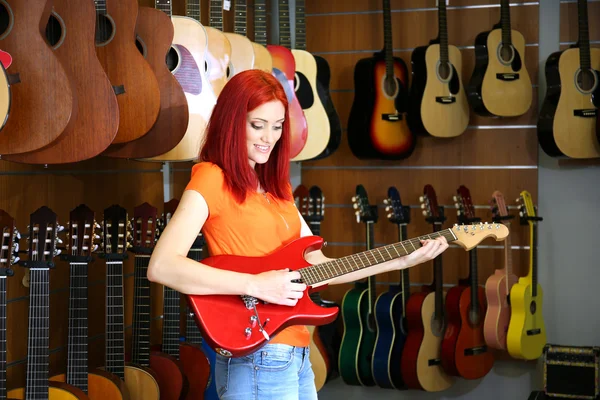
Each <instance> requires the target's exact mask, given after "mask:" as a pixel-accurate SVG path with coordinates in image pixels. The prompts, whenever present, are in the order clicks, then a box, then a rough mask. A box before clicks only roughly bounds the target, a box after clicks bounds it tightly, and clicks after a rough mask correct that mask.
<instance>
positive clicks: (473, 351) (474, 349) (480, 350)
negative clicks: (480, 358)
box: [465, 345, 488, 356]
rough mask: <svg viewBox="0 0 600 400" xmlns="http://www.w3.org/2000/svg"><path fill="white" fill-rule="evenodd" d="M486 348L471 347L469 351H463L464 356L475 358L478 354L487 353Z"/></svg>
mask: <svg viewBox="0 0 600 400" xmlns="http://www.w3.org/2000/svg"><path fill="white" fill-rule="evenodd" d="M487 350H488V349H487V346H485V345H483V346H479V347H471V348H470V349H465V356H476V355H478V354H483V353H487Z"/></svg>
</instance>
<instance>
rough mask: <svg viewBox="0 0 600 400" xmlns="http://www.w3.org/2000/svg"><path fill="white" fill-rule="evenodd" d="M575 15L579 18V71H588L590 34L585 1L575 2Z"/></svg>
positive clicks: (589, 64) (589, 66)
mask: <svg viewBox="0 0 600 400" xmlns="http://www.w3.org/2000/svg"><path fill="white" fill-rule="evenodd" d="M577 7H578V9H577V14H578V16H579V62H580V66H581V69H590V68H591V65H592V63H591V60H590V33H589V29H588V6H587V0H578V1H577Z"/></svg>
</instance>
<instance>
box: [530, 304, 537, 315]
mask: <svg viewBox="0 0 600 400" xmlns="http://www.w3.org/2000/svg"><path fill="white" fill-rule="evenodd" d="M536 309H537V305H536V304H535V301H532V302H531V304H529V311H530V312H531V315H533V314H535V311H536Z"/></svg>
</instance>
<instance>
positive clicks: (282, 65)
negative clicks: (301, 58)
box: [267, 0, 308, 159]
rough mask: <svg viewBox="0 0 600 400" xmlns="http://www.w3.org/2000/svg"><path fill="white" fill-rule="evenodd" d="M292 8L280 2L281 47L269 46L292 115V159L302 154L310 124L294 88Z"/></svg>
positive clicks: (280, 0) (284, 0) (282, 0)
mask: <svg viewBox="0 0 600 400" xmlns="http://www.w3.org/2000/svg"><path fill="white" fill-rule="evenodd" d="M289 15H290V6H289V4H288V2H287V0H279V45H273V44H268V45H267V50H269V53H271V57H273V75H274V76H275V77H276V78H277V80H278V81H279V83H281V85H282V86H283V89H284V90H285V93H286V97H287V100H288V110H289V115H290V133H291V135H290V136H291V140H290V159H294V158H295V157H297V156H298V154H300V152H301V151H302V149H303V148H304V146H305V145H306V141H307V140H308V125H307V124H308V123H307V121H306V117H305V116H304V111H302V106H301V105H300V101H299V100H298V97H297V96H296V92H295V90H294V88H295V87H296V84H295V83H294V79H295V78H296V60H295V59H294V55H293V54H292V52H291V50H290V48H291V45H292V39H291V32H290V23H289V21H290V19H289Z"/></svg>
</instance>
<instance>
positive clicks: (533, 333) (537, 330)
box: [527, 328, 542, 336]
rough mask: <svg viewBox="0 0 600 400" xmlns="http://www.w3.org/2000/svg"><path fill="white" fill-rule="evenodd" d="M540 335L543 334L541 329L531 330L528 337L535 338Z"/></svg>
mask: <svg viewBox="0 0 600 400" xmlns="http://www.w3.org/2000/svg"><path fill="white" fill-rule="evenodd" d="M540 333H542V330H541V329H539V328H538V329H530V330H528V331H527V336H535V335H539V334H540Z"/></svg>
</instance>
